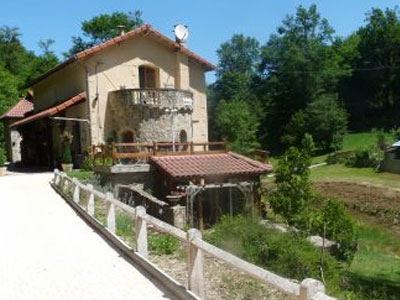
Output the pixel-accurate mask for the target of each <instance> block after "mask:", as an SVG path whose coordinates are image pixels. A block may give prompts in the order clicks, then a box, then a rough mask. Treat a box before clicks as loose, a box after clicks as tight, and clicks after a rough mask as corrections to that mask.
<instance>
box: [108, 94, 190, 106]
mask: <svg viewBox="0 0 400 300" xmlns="http://www.w3.org/2000/svg"><path fill="white" fill-rule="evenodd" d="M112 99H113V100H112V101H118V102H119V103H124V105H149V106H154V107H160V108H171V107H174V108H178V109H190V110H191V109H193V94H192V93H191V92H189V91H184V90H177V89H124V90H119V91H114V92H112Z"/></svg>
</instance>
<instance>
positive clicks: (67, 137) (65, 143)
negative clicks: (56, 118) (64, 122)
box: [61, 130, 73, 164]
mask: <svg viewBox="0 0 400 300" xmlns="http://www.w3.org/2000/svg"><path fill="white" fill-rule="evenodd" d="M72 139H73V136H72V134H71V133H69V132H68V131H67V130H64V132H63V133H62V134H61V142H62V147H63V154H62V158H61V161H62V162H63V163H65V164H71V163H72V152H71V143H72Z"/></svg>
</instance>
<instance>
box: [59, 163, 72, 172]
mask: <svg viewBox="0 0 400 300" xmlns="http://www.w3.org/2000/svg"><path fill="white" fill-rule="evenodd" d="M61 167H62V169H63V171H64V172H69V171H72V168H73V167H74V165H73V164H61Z"/></svg>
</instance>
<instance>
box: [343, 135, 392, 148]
mask: <svg viewBox="0 0 400 300" xmlns="http://www.w3.org/2000/svg"><path fill="white" fill-rule="evenodd" d="M385 137H386V140H387V143H392V142H393V137H392V135H391V134H390V133H385ZM376 143H377V133H376V132H359V133H349V134H347V135H346V136H345V138H344V140H343V148H342V150H352V149H359V148H369V147H371V146H374V145H376Z"/></svg>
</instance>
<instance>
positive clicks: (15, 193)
mask: <svg viewBox="0 0 400 300" xmlns="http://www.w3.org/2000/svg"><path fill="white" fill-rule="evenodd" d="M51 178H52V174H50V173H42V174H29V175H28V174H26V175H9V176H6V177H0V299H13V300H18V299H29V300H31V299H32V300H33V299H40V300H46V299H51V300H54V299H79V300H86V299H96V300H101V299H107V300H111V299H124V300H125V299H126V300H128V299H138V300H139V299H140V300H143V299H150V300H151V299H174V298H173V297H172V296H170V295H168V294H167V292H166V291H163V290H162V289H161V288H160V287H159V286H158V285H157V284H156V283H155V282H153V281H152V280H151V279H149V278H148V277H146V276H145V275H143V274H142V273H141V272H140V271H139V270H138V269H136V268H135V267H134V266H132V265H131V264H129V263H128V262H126V261H125V260H124V259H123V258H121V257H119V255H118V253H117V252H116V251H115V250H114V249H112V248H111V247H110V246H109V245H108V244H107V243H106V242H105V241H104V240H103V239H101V238H100V237H99V236H98V235H97V234H96V233H95V232H93V230H92V229H91V228H90V227H89V226H88V225H86V224H85V223H84V222H83V221H82V220H81V219H80V218H79V217H78V216H77V215H76V214H75V212H74V211H73V210H72V209H71V208H70V207H69V206H68V205H67V204H66V203H65V201H64V200H63V199H62V198H60V197H59V196H58V195H57V194H56V193H55V192H54V191H53V189H52V188H51V187H50V185H49V184H48V182H49V181H50V179H51Z"/></svg>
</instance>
